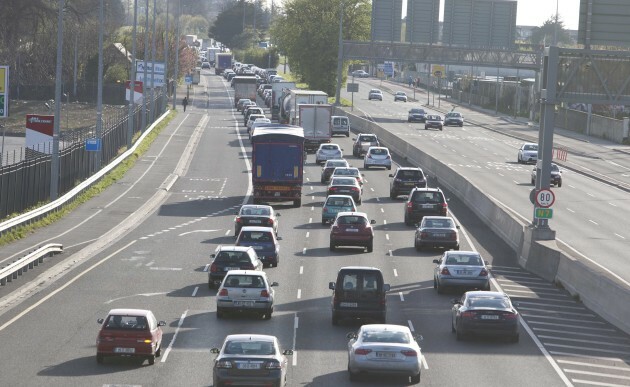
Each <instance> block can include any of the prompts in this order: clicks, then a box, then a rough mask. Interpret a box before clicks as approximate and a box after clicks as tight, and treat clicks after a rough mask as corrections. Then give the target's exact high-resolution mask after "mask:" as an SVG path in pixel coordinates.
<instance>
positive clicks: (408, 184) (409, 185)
mask: <svg viewBox="0 0 630 387" xmlns="http://www.w3.org/2000/svg"><path fill="white" fill-rule="evenodd" d="M405 185H406V186H407V187H411V186H412V185H413V183H405Z"/></svg>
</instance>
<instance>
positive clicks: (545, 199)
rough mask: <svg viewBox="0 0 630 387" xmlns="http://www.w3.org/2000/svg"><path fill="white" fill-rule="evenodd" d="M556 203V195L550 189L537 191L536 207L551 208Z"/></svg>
mask: <svg viewBox="0 0 630 387" xmlns="http://www.w3.org/2000/svg"><path fill="white" fill-rule="evenodd" d="M555 201H556V195H554V193H553V192H552V191H551V190H550V189H544V188H543V189H539V190H538V191H536V205H537V206H538V207H542V208H549V207H551V206H552V205H553V203H554V202H555Z"/></svg>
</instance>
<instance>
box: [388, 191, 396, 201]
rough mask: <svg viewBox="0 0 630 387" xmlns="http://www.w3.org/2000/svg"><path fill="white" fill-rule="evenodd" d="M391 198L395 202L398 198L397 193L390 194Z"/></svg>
mask: <svg viewBox="0 0 630 387" xmlns="http://www.w3.org/2000/svg"><path fill="white" fill-rule="evenodd" d="M389 198H390V199H392V200H395V199H396V198H397V196H396V192H390V193H389Z"/></svg>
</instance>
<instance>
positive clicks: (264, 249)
mask: <svg viewBox="0 0 630 387" xmlns="http://www.w3.org/2000/svg"><path fill="white" fill-rule="evenodd" d="M281 239H282V238H280V237H276V233H275V232H274V231H273V228H271V227H253V226H245V227H242V228H241V232H240V233H239V234H238V237H237V238H236V246H251V247H253V248H254V250H256V254H257V255H258V258H259V259H260V260H261V261H262V263H263V265H266V266H271V267H276V266H278V262H279V261H280V243H279V242H278V241H279V240H281Z"/></svg>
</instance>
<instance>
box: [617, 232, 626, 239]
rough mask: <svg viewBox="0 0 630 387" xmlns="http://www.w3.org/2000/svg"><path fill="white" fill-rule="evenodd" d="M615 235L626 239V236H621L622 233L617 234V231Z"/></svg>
mask: <svg viewBox="0 0 630 387" xmlns="http://www.w3.org/2000/svg"><path fill="white" fill-rule="evenodd" d="M615 235H616V236H618V237H619V238H621V239H626V237H624V236H622V235H619V234H617V233H615Z"/></svg>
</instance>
